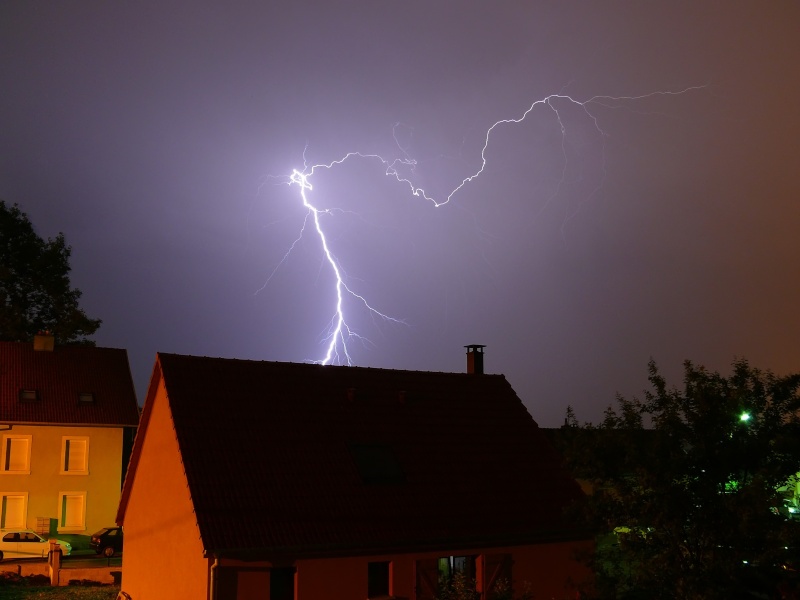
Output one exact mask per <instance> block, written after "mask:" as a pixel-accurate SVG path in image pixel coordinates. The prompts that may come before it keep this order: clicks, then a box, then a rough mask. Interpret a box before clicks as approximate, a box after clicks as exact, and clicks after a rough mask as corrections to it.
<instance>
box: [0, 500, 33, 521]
mask: <svg viewBox="0 0 800 600" xmlns="http://www.w3.org/2000/svg"><path fill="white" fill-rule="evenodd" d="M27 508H28V493H27V492H6V493H4V494H3V495H2V496H0V529H24V528H25V516H26V512H27Z"/></svg>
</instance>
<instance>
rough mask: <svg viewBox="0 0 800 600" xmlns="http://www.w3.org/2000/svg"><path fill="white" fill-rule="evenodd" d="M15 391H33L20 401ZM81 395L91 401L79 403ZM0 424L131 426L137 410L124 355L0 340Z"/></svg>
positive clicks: (113, 350)
mask: <svg viewBox="0 0 800 600" xmlns="http://www.w3.org/2000/svg"><path fill="white" fill-rule="evenodd" d="M21 390H27V391H29V392H35V399H34V400H28V401H25V400H20V391H21ZM81 393H91V394H92V396H91V401H88V400H89V397H87V396H84V400H85V401H79V394H81ZM0 423H20V424H21V423H27V424H40V425H41V424H57V425H90V426H108V425H116V426H123V427H136V426H137V425H138V423H139V406H138V403H137V400H136V391H135V389H134V387H133V379H132V377H131V371H130V366H129V364H128V354H127V352H126V351H125V350H119V349H116V348H97V347H95V346H58V345H56V347H55V349H53V350H52V351H47V350H34V349H33V344H31V343H26V342H0Z"/></svg>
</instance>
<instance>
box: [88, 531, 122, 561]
mask: <svg viewBox="0 0 800 600" xmlns="http://www.w3.org/2000/svg"><path fill="white" fill-rule="evenodd" d="M89 545H90V546H91V547H92V548H94V551H95V552H97V553H98V554H102V555H103V556H105V557H106V558H111V557H112V556H114V554H115V553H117V552H122V527H104V528H103V529H101V530H100V531H98V532H96V533H93V534H92V539H91V540H89Z"/></svg>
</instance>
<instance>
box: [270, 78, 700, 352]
mask: <svg viewBox="0 0 800 600" xmlns="http://www.w3.org/2000/svg"><path fill="white" fill-rule="evenodd" d="M707 87H708V84H705V85H696V86H689V87H685V88H682V89H680V90H674V91H656V92H651V93H647V94H642V95H638V96H601V95H598V96H592V97H590V98H589V99H588V100H576V99H575V98H573V97H572V96H569V95H567V94H564V93H557V94H550V95H548V96H545V97H543V98H540V99H538V100H535V101H534V102H532V103H531V104H530V105H529V106H528V107H527V109H525V110H524V111H523V112H522V113H521V114H520V115H519V116H516V117H509V118H504V119H500V120H498V121H495V122H494V123H493V124H492V125H491V126H490V127H489V128H488V129H487V130H486V133H485V135H484V136H483V143H482V146H481V151H480V161H479V166H478V168H477V169H475V170H474V171H473V172H472V173H470V174H468V175H466V176H465V177H463V178H462V179H461V181H460V182H459V183H458V184H457V185H455V186H454V187H453V188H452V189H451V191H450V192H449V193H447V195H446V196H444V197H440V198H439V199H437V198H435V197H434V196H433V195H430V194H429V193H428V192H426V190H425V189H424V188H422V187H420V186H418V185H416V184H415V183H414V182H413V181H411V179H410V178H409V177H406V176H404V175H402V174H401V171H408V172H410V173H412V174H413V173H414V172H415V167H416V166H417V161H416V160H415V159H413V158H411V157H410V156H409V155H408V153H407V152H406V150H405V149H404V148H403V147H402V145H401V144H400V143H399V141H398V139H397V135H396V128H397V127H398V126H399V124H395V126H394V127H393V130H392V134H393V137H394V140H395V143H396V144H397V146H398V148H399V149H400V151H401V152H402V154H403V157H401V158H391V159H388V158H384V157H383V156H381V155H379V154H369V153H363V152H356V151H353V152H348V153H347V154H345V155H344V156H342V157H340V158H338V159H335V160H332V161H330V162H328V163H319V164H314V165H308V164H307V163H306V162H305V161H304V166H303V169H302V170H300V169H294V170H293V171H292V173H291V175H289V176H288V177H282V178H278V179H280V180H281V182H282V183H285V184H288V185H290V186H297V188H298V189H299V192H300V200H301V202H302V205H303V207H304V208H305V210H306V211H307V212H306V218H305V220H304V221H303V226H302V228H301V230H300V233H299V235H298V237H297V238H296V239H295V241H294V242H293V243H292V245H291V246H290V248H289V250H288V251H287V252H286V253H285V254H284V256H283V258H282V259H281V260H280V262H279V263H278V265H277V266H276V267H275V269H274V270H273V271H272V273H271V274H270V276H269V278H268V279H267V281H266V283H265V284H264V286H262V288H261V289H263V288H264V287H266V286H267V285H268V284H269V281H270V279H272V277H273V276H274V274H275V272H276V271H277V270H278V269H279V268H280V267H281V265H283V264H284V263H285V262H286V260H287V259H288V257H289V255H290V254H291V252H292V250H293V249H294V248H295V246H296V245H297V243H298V242H299V241H300V239H302V237H303V235H304V233H305V231H306V228H307V226H308V223H309V219H310V220H311V222H312V223H313V229H314V232H315V234H316V236H317V238H318V240H319V242H320V245H321V246H322V253H323V258H324V262H325V263H327V265H328V267H329V268H330V271H331V273H332V274H333V277H334V280H335V292H336V294H335V296H336V302H335V305H334V309H333V316H332V317H331V319H330V321H329V324H328V327H327V331H326V334H325V335H324V343H325V344H326V348H325V353H324V356H323V358H322V359H319V360H314V361H312V362H316V363H320V364H323V365H324V364H329V363H331V362H346V363H347V364H348V365H350V364H352V362H353V361H352V358H351V355H350V352H349V350H348V342H350V341H351V340H353V339H357V340H362V341H367V340H365V338H363V337H362V336H361V335H359V334H358V333H357V332H356V331H354V330H353V329H352V328H351V327H350V326H349V325H348V324H347V320H346V319H345V309H344V300H345V297H346V296H350V297H352V298H354V299H355V300H357V301H358V302H359V303H361V304H362V305H363V306H364V307H365V308H366V310H367V311H368V312H369V313H370V314H371V315H373V316H374V317H377V318H380V319H381V320H384V321H391V322H395V323H404V321H403V320H402V319H396V318H394V317H391V316H389V315H387V314H384V313H383V312H381V311H379V310H377V309H376V308H375V307H373V306H372V305H370V303H369V302H368V301H367V300H366V299H365V298H364V297H363V296H362V295H360V294H358V293H357V292H356V291H354V290H353V289H352V288H350V287H349V286H348V285H347V283H346V281H345V277H344V275H343V272H342V271H343V270H342V267H341V266H340V264H339V262H338V260H337V259H336V256H335V255H334V253H333V252H332V251H331V248H330V245H329V242H328V239H327V236H326V235H325V230H324V229H323V226H322V222H321V221H320V216H321V215H323V214H324V215H328V214H331V212H332V211H331V209H319V208H317V207H316V206H315V205H314V204H312V203H311V201H310V200H309V193H310V192H312V191H313V189H314V188H313V186H312V184H311V178H312V177H313V176H314V174H315V173H316V172H317V171H320V170H331V169H334V168H336V167H337V166H339V165H342V164H344V163H345V162H347V161H351V160H364V161H371V162H374V163H376V164H377V165H380V166H381V168H382V169H383V171H384V174H385V175H386V176H387V177H391V178H392V179H394V180H395V181H397V183H399V184H401V185H403V186H406V188H407V191H408V193H409V194H411V195H412V196H414V197H417V198H422V199H424V200H426V201H428V202H430V203H431V204H432V205H433V206H434V207H435V208H439V207H442V206H445V205H447V204H449V203H450V202H451V201H452V200H453V199H454V198H455V197H456V196H457V195H458V194H459V192H461V190H463V189H464V188H465V187H466V186H468V185H469V184H470V183H471V182H473V181H475V180H476V179H477V178H479V177H480V176H481V175H482V174H483V173H484V170H485V169H486V165H487V162H488V159H487V152H488V150H489V144H490V142H491V139H492V135H493V134H494V132H495V131H496V130H497V129H499V128H502V127H504V126H513V125H519V124H520V123H522V122H523V121H525V119H527V118H528V116H529V115H530V114H531V113H532V112H533V111H534V109H536V108H537V107H546V108H548V109H550V110H551V111H552V112H553V114H554V115H555V119H556V122H557V124H558V126H559V127H560V129H561V152H562V154H563V161H564V162H563V164H564V168H563V170H562V176H561V179H560V181H559V183H558V185H557V187H556V190H555V191H554V193H553V194H552V195H551V196H550V198H548V200H547V202H548V203H549V202H550V201H551V200H552V199H553V198H555V197H557V196H558V194H559V192H560V190H561V186H562V184H563V183H564V178H565V176H566V169H567V163H568V157H567V149H566V136H567V127H566V125H565V122H564V119H563V118H562V110H563V109H561V110H560V109H559V108H558V105H559V104H563V105H565V106H568V105H571V106H573V107H576V108H578V109H580V110H581V111H583V112H584V113H585V114H586V116H587V117H588V118H589V120H590V122H591V123H592V126H593V127H594V129H595V131H596V132H597V134H598V135H599V136H600V139H601V140H603V144H602V151H601V153H602V171H603V176H605V138H606V133H605V132H604V131H603V129H602V127H601V126H600V121H599V118H598V116H597V115H596V114H594V113H593V112H592V110H591V108H592V107H593V106H600V107H603V108H606V109H612V110H616V109H629V105H630V103H632V102H636V101H641V100H645V99H648V98H653V97H657V96H680V95H683V94H687V93H689V92H692V91H696V90H701V89H705V88H707ZM304 156H305V152H304ZM602 186H603V179H601V180H600V182H599V183H598V185H597V186H596V187H595V188H594V190H593V191H592V192H591V193H590V194H589V195H588V197H587V198H586V199H585V200H584V201H583V202H584V203H585V202H587V201H589V200H591V198H592V197H593V196H594V195H595V194H597V192H598V191H599V190H600V189H601V188H602ZM573 216H574V215H573Z"/></svg>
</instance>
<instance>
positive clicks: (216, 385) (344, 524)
mask: <svg viewBox="0 0 800 600" xmlns="http://www.w3.org/2000/svg"><path fill="white" fill-rule="evenodd" d="M580 494H581V492H580V489H579V487H578V485H577V484H576V483H575V482H574V481H573V480H572V479H571V478H570V477H569V476H568V475H567V474H566V473H565V472H564V471H563V470H562V469H561V466H560V458H559V456H558V455H557V453H556V452H555V451H554V450H553V448H552V446H551V445H550V443H549V442H548V441H547V439H545V437H544V435H543V434H542V433H541V431H540V430H539V428H538V426H537V424H536V423H535V421H534V420H533V419H532V418H531V416H530V415H529V414H528V412H527V410H526V409H525V407H524V405H523V404H522V402H521V401H520V399H519V398H518V397H517V395H516V394H515V393H514V391H513V389H512V388H511V386H510V385H509V384H508V382H507V381H506V379H505V378H504V377H503V376H502V375H484V374H460V373H426V372H416V371H395V370H388V369H367V368H358V367H342V366H321V365H312V364H292V363H275V362H259V361H243V360H231V359H217V358H201V357H191V356H181V355H173V354H159V355H158V357H157V360H156V365H155V369H154V373H153V376H152V378H151V382H150V387H149V391H148V394H147V399H146V402H145V406H144V412H143V414H142V420H141V424H140V429H139V434H138V436H137V438H136V442H135V445H134V449H133V454H132V457H131V463H130V466H129V470H128V474H127V476H126V480H125V486H124V489H123V494H122V499H121V501H120V507H119V514H118V521H117V522H118V524H120V525H122V526H124V528H125V560H124V565H123V566H124V568H123V576H122V591H123V592H125V593H126V594H128V595H129V596H130V598H132V600H145V599H148V600H149V599H157V598H172V597H181V598H187V599H188V598H195V599H198V600H200V599H203V600H211V599H219V600H223V599H224V600H233V599H237V600H238V599H244V598H247V599H257V598H263V599H270V600H339V599H341V600H345V599H348V600H349V599H352V598H360V599H364V598H372V599H378V598H384V599H385V598H398V599H400V598H405V599H408V600H411V599H416V600H431V599H432V598H433V597H434V595H435V594H436V593H437V588H438V586H439V585H440V584H441V583H442V582H446V581H447V580H448V578H451V577H453V576H455V574H456V573H458V572H461V573H463V574H464V576H466V577H467V579H469V580H474V581H475V585H476V588H477V590H478V591H479V592H481V594H482V598H484V599H485V600H490V599H491V598H494V597H499V596H498V594H497V592H499V591H501V590H502V589H504V587H509V586H510V587H513V590H514V592H515V597H517V596H519V594H521V593H522V592H523V591H530V592H532V593H533V594H535V597H537V598H540V597H544V598H565V597H569V598H574V597H575V589H576V586H577V585H578V584H579V583H581V582H583V581H585V580H586V578H587V577H588V572H587V571H586V569H585V567H584V566H583V565H582V564H581V563H580V562H579V561H578V560H576V553H577V552H580V551H586V550H589V549H591V547H592V544H593V542H592V541H591V536H587V535H586V533H585V532H583V531H581V530H580V529H578V528H577V527H575V526H574V525H573V524H572V523H570V522H569V521H568V520H567V519H565V517H564V515H563V510H564V508H566V506H567V505H569V504H570V503H571V502H572V501H574V500H575V499H577V498H578V497H580ZM154 549H155V550H154ZM158 549H163V550H164V551H160V550H158ZM167 549H168V551H167ZM154 551H155V552H156V553H157V556H158V560H153V553H154Z"/></svg>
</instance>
